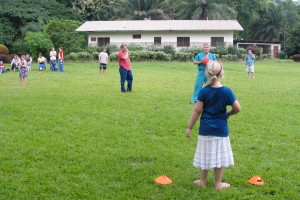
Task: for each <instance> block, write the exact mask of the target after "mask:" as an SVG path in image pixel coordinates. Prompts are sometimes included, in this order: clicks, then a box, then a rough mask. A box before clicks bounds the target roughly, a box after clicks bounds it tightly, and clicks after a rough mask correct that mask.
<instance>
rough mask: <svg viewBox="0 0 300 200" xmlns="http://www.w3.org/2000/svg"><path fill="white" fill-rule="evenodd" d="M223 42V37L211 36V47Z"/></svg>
mask: <svg viewBox="0 0 300 200" xmlns="http://www.w3.org/2000/svg"><path fill="white" fill-rule="evenodd" d="M223 43H224V37H211V43H210V44H211V46H212V47H216V46H218V45H219V44H223Z"/></svg>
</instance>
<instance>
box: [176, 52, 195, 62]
mask: <svg viewBox="0 0 300 200" xmlns="http://www.w3.org/2000/svg"><path fill="white" fill-rule="evenodd" d="M193 58H194V53H182V52H178V53H175V54H174V55H173V59H172V60H174V61H185V62H186V61H192V60H193Z"/></svg>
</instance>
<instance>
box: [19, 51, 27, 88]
mask: <svg viewBox="0 0 300 200" xmlns="http://www.w3.org/2000/svg"><path fill="white" fill-rule="evenodd" d="M19 77H20V85H25V84H26V80H25V78H26V77H28V66H27V62H26V59H25V56H24V55H23V56H21V65H20V73H19Z"/></svg>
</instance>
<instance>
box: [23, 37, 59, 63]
mask: <svg viewBox="0 0 300 200" xmlns="http://www.w3.org/2000/svg"><path fill="white" fill-rule="evenodd" d="M24 41H25V44H26V45H27V46H28V47H29V49H30V50H29V52H30V54H31V55H32V57H34V58H37V57H38V55H39V53H42V54H43V55H44V56H45V55H47V56H48V54H49V51H50V49H51V48H52V47H53V44H52V42H51V40H50V38H49V36H48V35H47V34H46V33H44V32H38V33H33V32H29V33H27V34H26V36H25V38H24Z"/></svg>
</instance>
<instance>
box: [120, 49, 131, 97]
mask: <svg viewBox="0 0 300 200" xmlns="http://www.w3.org/2000/svg"><path fill="white" fill-rule="evenodd" d="M118 61H119V66H120V68H119V71H120V78H121V92H126V90H125V80H126V81H127V92H132V81H133V75H132V71H131V66H130V58H129V54H128V50H127V47H126V45H125V44H122V45H121V46H120V52H119V53H118Z"/></svg>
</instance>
